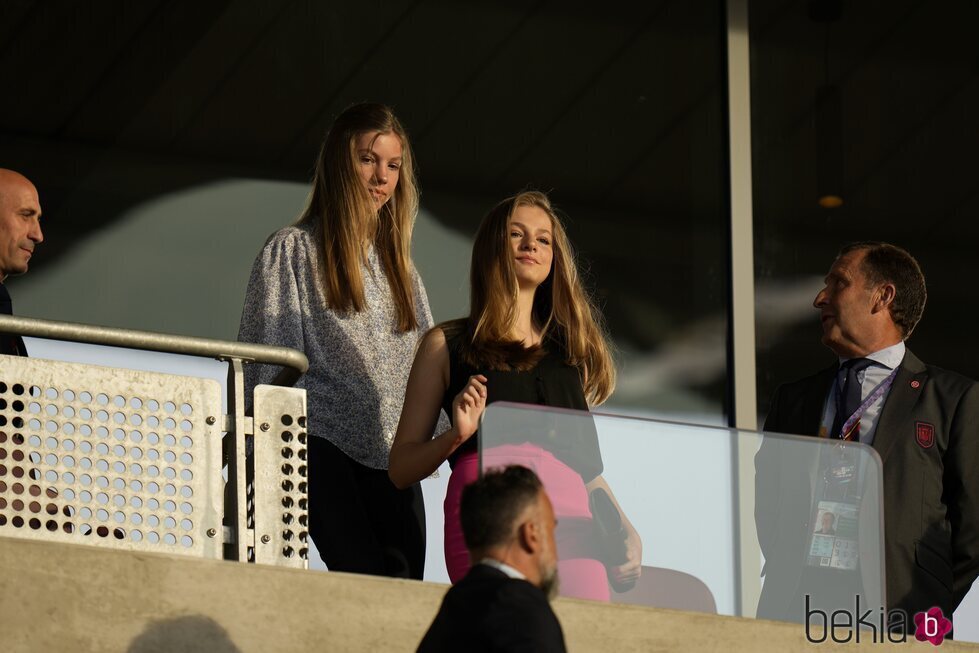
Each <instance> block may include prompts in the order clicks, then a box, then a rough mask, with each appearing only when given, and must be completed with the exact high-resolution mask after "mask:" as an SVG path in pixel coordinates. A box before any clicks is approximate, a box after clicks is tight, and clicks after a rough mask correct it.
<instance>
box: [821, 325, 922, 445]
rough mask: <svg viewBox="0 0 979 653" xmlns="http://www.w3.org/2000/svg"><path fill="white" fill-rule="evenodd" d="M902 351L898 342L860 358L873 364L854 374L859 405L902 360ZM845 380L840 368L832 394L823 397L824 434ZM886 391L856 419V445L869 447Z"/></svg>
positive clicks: (828, 426) (887, 392) (831, 390)
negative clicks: (860, 443) (858, 386)
mask: <svg viewBox="0 0 979 653" xmlns="http://www.w3.org/2000/svg"><path fill="white" fill-rule="evenodd" d="M905 351H906V348H905V346H904V342H903V341H902V342H899V343H897V344H896V345H891V346H890V347H885V348H884V349H881V350H880V351H875V352H874V353H872V354H868V355H867V356H864V358H867V359H869V360H871V361H873V365H871V366H870V367H868V368H867V369H865V370H863V371H861V372H857V380H858V381H859V382H860V401H863V400H864V399H866V398H867V397H868V396H869V395H870V393H872V392H873V391H874V389H875V388H876V387H877V386H878V385H880V384H881V383H882V382H883V381H884V379H886V378H887V377H888V376H889V375H890V373H891V372H892V371H894V369H895V368H897V366H898V365H900V364H901V361H903V360H904V352H905ZM848 360H850V359H848V358H841V359H840V365H841V366H842V365H843V363H845V362H846V361H848ZM845 379H846V372H845V371H844V370H843V369H842V367H841V368H840V370H839V371H838V372H837V373H836V390H835V391H834V390H833V389H830V392H829V393H828V395H827V396H826V405H825V406H824V408H823V425H822V427H823V430H824V431H823V432H826V433H828V432H829V430H830V429H831V428H833V420H834V419H835V418H836V396H837V394H838V393H839V392H842V389H843V381H844V380H845ZM890 391H891V390H890V388H888V389H887V391H886V392H884V393H883V394H882V395H881V396H880V397H878V398H877V400H876V401H875V402H873V403H872V404H870V405H869V406H867V409H866V410H865V411H864V412H863V414H862V415H861V416H860V442H862V443H864V444H873V442H874V433H875V432H876V430H877V418H878V417H880V411H881V409H882V408H883V407H884V402H885V401H887V395H888V394H890ZM847 417H849V415H847Z"/></svg>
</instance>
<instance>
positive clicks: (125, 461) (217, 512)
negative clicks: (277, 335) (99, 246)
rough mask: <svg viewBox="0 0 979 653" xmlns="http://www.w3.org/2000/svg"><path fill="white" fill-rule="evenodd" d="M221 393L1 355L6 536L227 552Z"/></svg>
mask: <svg viewBox="0 0 979 653" xmlns="http://www.w3.org/2000/svg"><path fill="white" fill-rule="evenodd" d="M221 418H222V413H221V388H220V385H219V384H218V383H217V382H215V381H213V380H209V379H200V378H192V377H182V376H175V375H170V374H156V373H151V372H141V371H134V370H125V369H116V368H107V367H98V366H93V365H78V364H70V363H61V362H57V361H47V360H40V359H34V358H18V357H10V356H0V535H2V536H7V537H21V538H33V539H44V540H53V541H62V542H73V543H81V544H97V545H99V546H105V547H112V548H122V549H131V550H141V551H157V552H167V553H176V554H185V555H191V556H197V557H205V558H220V557H221V556H222V544H223V535H224V534H223V529H222V528H221V513H222V509H223V506H222V502H223V498H222V488H223V479H222V477H221V430H220V427H221V424H222V423H223V420H222V419H221Z"/></svg>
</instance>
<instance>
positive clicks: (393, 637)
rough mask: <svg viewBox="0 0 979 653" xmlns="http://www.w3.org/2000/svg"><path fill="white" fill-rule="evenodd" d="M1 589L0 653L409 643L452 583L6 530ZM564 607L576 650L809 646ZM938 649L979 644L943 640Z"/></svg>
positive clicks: (791, 631)
mask: <svg viewBox="0 0 979 653" xmlns="http://www.w3.org/2000/svg"><path fill="white" fill-rule="evenodd" d="M0 589H2V591H0V649H2V650H3V651H4V653H20V652H22V651H90V652H92V653H97V652H100V651H126V652H127V653H156V652H163V651H185V652H190V653H193V652H196V651H201V652H203V651H207V652H209V653H232V652H241V653H246V652H250V651H256V652H257V651H261V652H263V653H264V652H269V651H286V650H292V651H394V652H397V651H413V650H414V648H415V646H416V645H417V643H418V641H419V639H420V638H421V636H422V634H423V633H424V631H425V629H426V628H427V626H428V623H429V622H430V621H431V618H432V616H433V615H434V614H435V612H436V610H437V608H438V605H439V602H440V600H441V598H442V595H443V593H444V592H445V589H446V588H445V586H443V585H436V584H431V583H420V582H416V581H401V580H391V579H382V578H371V577H366V576H355V575H349V574H339V573H334V574H331V573H324V572H312V571H295V570H285V569H276V568H272V567H261V566H255V565H243V564H237V563H231V562H216V561H204V560H194V559H186V558H177V557H172V556H165V555H158V554H140V553H129V552H117V551H105V550H99V549H96V548H92V547H84V546H73V545H59V544H49V543H44V542H31V541H27V540H17V539H9V538H0ZM555 608H556V610H557V613H558V616H559V617H560V619H561V623H562V624H563V626H564V631H565V636H566V638H567V642H568V647H569V649H570V650H571V651H572V652H574V651H616V652H617V653H628V652H630V651H685V650H687V651H724V653H738V652H740V651H746V652H747V651H759V650H762V651H765V650H770V651H811V650H812V646H813V645H812V644H810V643H808V642H807V641H806V639H805V635H804V631H803V629H802V628H801V627H800V626H796V625H790V624H778V623H772V622H764V621H754V620H750V619H736V618H733V617H717V616H710V615H702V614H694V613H685V612H675V611H670V610H656V609H650V608H639V607H633V606H614V605H603V604H597V603H592V602H586V601H573V600H566V599H561V600H558V601H557V602H556V604H555ZM823 646H824V647H826V646H830V645H825V644H824V645H823ZM832 646H836V645H832ZM917 646H922V644H920V643H918V642H915V641H913V640H912V641H911V642H908V643H907V644H905V645H903V646H901V647H900V648H906V647H917ZM924 646H927V644H924ZM847 648H848V650H849V649H851V648H853V647H852V646H848V647H847ZM855 648H856V649H857V650H866V651H871V650H873V651H886V650H893V649H894V648H896V646H895V645H884V644H876V645H875V644H871V643H869V642H863V643H861V645H860V646H857V647H855ZM918 650H921V649H918ZM943 650H944V651H966V650H979V647H977V646H974V645H969V644H961V643H952V642H946V643H945V644H944V645H943Z"/></svg>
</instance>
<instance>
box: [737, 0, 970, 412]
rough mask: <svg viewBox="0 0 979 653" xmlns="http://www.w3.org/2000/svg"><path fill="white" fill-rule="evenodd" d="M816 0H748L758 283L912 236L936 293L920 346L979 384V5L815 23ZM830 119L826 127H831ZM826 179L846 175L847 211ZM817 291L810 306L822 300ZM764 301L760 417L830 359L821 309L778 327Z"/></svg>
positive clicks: (916, 7) (864, 9)
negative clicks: (827, 99)
mask: <svg viewBox="0 0 979 653" xmlns="http://www.w3.org/2000/svg"><path fill="white" fill-rule="evenodd" d="M812 4H813V3H810V2H807V1H799V0H792V1H787V0H753V1H752V2H751V3H750V10H751V13H750V20H751V29H750V36H751V75H752V94H751V100H752V142H753V153H752V154H753V174H754V189H753V190H754V223H755V233H754V236H755V274H756V287H758V288H766V287H770V286H771V285H772V284H773V283H775V284H777V282H779V281H784V280H791V279H795V278H799V277H802V276H804V275H816V276H818V277H820V278H821V277H822V276H823V275H825V274H826V272H827V271H828V269H829V266H830V264H831V263H832V260H833V258H834V257H835V255H836V252H837V251H838V250H839V248H840V246H842V245H843V244H845V243H847V242H852V241H856V240H867V239H869V240H884V241H889V242H892V243H895V244H897V245H901V246H903V247H905V248H907V249H908V250H910V251H911V252H912V254H914V255H915V257H916V258H917V259H918V260H919V262H920V263H921V265H922V267H923V269H924V272H925V277H926V279H927V281H928V290H929V297H928V303H927V307H926V309H925V314H924V317H923V319H922V321H921V323H920V325H919V326H918V328H917V330H916V331H915V333H914V334H913V335H912V337H911V339H910V340H909V341H908V346H909V348H910V349H912V350H913V351H914V352H915V353H916V354H917V355H918V356H919V357H920V358H921V359H922V360H924V361H926V362H929V363H933V364H936V365H939V366H941V367H948V368H950V369H954V370H956V371H958V372H961V373H963V374H966V375H968V376H971V377H973V378H979V352H977V351H976V348H975V346H974V341H975V336H974V333H973V325H972V322H973V319H974V316H975V315H976V309H975V305H976V302H977V301H979V289H977V288H976V285H975V284H974V283H973V282H972V281H971V277H972V275H973V274H974V273H975V254H974V248H975V243H976V234H977V227H976V219H975V218H976V215H977V213H979V186H977V184H976V179H977V178H979V165H977V161H976V152H977V151H979V130H977V129H976V126H975V116H976V113H977V109H979V45H977V43H979V41H977V40H976V37H975V35H976V29H977V27H979V3H976V2H969V1H966V0H958V1H952V2H926V1H924V0H918V1H908V0H898V1H889V2H883V1H878V0H873V1H863V2H840V3H832V2H819V3H815V4H816V6H817V8H820V9H824V10H825V9H827V8H829V9H832V8H833V5H834V4H837V5H838V6H839V12H838V14H837V16H836V18H835V20H830V21H829V22H820V21H818V20H813V18H812V15H811V11H810V8H811V6H812ZM827 83H828V84H830V85H833V86H835V87H836V88H838V90H839V97H840V104H841V107H840V111H839V113H838V114H837V116H834V115H832V112H829V113H830V115H828V116H825V115H820V111H821V106H820V105H819V103H817V102H816V95H817V91H818V89H819V87H820V86H821V85H825V84H827ZM821 120H824V121H826V122H828V123H829V125H830V127H831V129H829V130H827V131H828V133H827V131H824V132H822V133H820V121H821ZM824 124H825V123H824ZM834 132H836V133H837V134H838V136H835V135H834ZM834 138H838V139H839V140H838V143H837V148H838V150H837V152H836V153H835V156H830V157H828V158H829V161H828V162H827V161H826V160H825V159H824V160H823V161H822V162H821V160H820V157H821V155H825V152H824V153H822V154H821V152H820V147H821V145H825V142H826V141H827V140H830V139H834ZM831 154H833V153H831ZM821 163H822V165H821ZM820 168H822V170H821V169H820ZM821 175H822V176H823V177H829V178H830V179H831V180H833V178H834V177H835V180H834V185H835V187H837V188H839V189H840V191H839V194H840V195H841V196H842V198H843V200H844V203H843V205H842V206H841V207H839V208H837V209H831V210H827V209H824V208H821V207H820V206H819V205H818V204H817V200H818V197H819V196H820V193H821V190H820V188H819V180H820V177H821ZM820 287H821V285H819V284H818V283H817V284H816V285H813V286H812V292H811V294H809V295H808V297H800V302H801V300H802V299H806V300H807V301H808V302H810V303H811V302H812V300H813V298H814V297H815V294H816V291H817V290H818V289H819V288H820ZM800 306H801V303H800ZM768 309H769V307H768V306H765V305H764V303H763V302H759V308H758V311H757V325H758V350H757V352H758V356H757V364H758V397H759V403H760V406H761V409H762V411H763V412H764V411H765V410H767V403H768V399H769V397H770V396H771V393H772V392H773V391H774V389H775V387H776V385H777V384H778V383H781V382H785V381H788V380H791V379H794V378H800V377H802V376H805V375H806V374H808V373H809V372H810V371H815V370H817V369H820V368H822V367H825V366H826V365H828V364H830V363H832V362H833V360H834V357H833V355H832V354H831V353H830V352H829V351H828V350H826V349H824V348H822V347H821V346H820V345H819V344H818V342H819V336H820V333H821V331H820V327H819V324H818V321H817V320H816V311H815V309H810V310H809V312H810V313H811V314H812V315H811V316H810V319H809V320H808V321H807V322H805V323H802V324H798V325H797V326H796V327H794V328H791V329H788V330H785V331H781V330H779V331H777V332H775V333H773V332H772V327H771V323H772V319H771V317H770V315H769V313H770V312H771V311H769V310H768Z"/></svg>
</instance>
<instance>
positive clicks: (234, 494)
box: [224, 358, 255, 562]
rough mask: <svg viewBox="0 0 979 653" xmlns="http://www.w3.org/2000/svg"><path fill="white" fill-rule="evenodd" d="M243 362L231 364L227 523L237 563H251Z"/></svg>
mask: <svg viewBox="0 0 979 653" xmlns="http://www.w3.org/2000/svg"><path fill="white" fill-rule="evenodd" d="M243 368H244V366H243V365H242V363H241V359H239V358H232V359H231V360H230V361H228V412H229V413H230V415H231V419H232V422H231V426H232V430H230V431H228V434H227V435H226V436H225V442H224V444H225V451H226V452H227V459H228V485H229V490H231V491H229V492H226V493H225V497H226V501H225V506H224V514H225V520H226V521H227V522H228V524H229V525H230V526H231V528H232V531H233V535H234V542H233V545H232V547H231V549H232V551H233V559H234V560H240V561H242V562H247V561H248V548H249V547H250V546H251V547H254V545H255V543H254V541H252V542H249V531H248V497H247V487H248V486H247V483H248V479H247V474H246V470H245V376H244V369H243Z"/></svg>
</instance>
